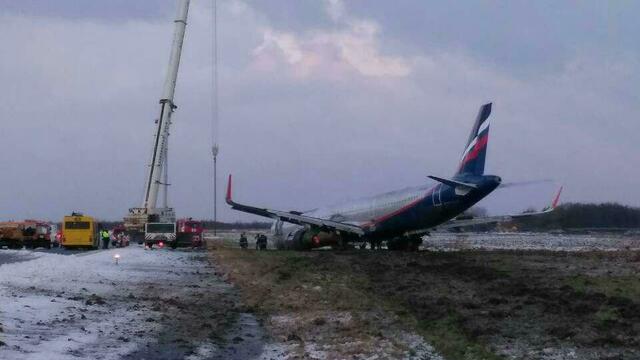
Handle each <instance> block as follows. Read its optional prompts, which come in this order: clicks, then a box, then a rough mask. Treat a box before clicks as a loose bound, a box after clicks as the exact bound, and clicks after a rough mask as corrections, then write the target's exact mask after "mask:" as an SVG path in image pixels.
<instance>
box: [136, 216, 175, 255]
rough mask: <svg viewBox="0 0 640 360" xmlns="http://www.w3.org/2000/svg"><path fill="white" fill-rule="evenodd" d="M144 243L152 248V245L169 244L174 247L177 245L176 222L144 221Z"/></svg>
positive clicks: (162, 245) (161, 245)
mask: <svg viewBox="0 0 640 360" xmlns="http://www.w3.org/2000/svg"><path fill="white" fill-rule="evenodd" d="M144 244H145V247H147V248H149V249H151V248H153V245H158V247H164V246H165V245H169V246H171V248H172V249H175V248H176V247H177V246H178V242H177V241H176V223H174V222H166V223H146V224H145V225H144Z"/></svg>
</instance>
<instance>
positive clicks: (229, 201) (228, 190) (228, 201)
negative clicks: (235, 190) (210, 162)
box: [225, 174, 233, 205]
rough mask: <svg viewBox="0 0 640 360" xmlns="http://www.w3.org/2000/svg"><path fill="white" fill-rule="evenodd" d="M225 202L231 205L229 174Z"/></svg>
mask: <svg viewBox="0 0 640 360" xmlns="http://www.w3.org/2000/svg"><path fill="white" fill-rule="evenodd" d="M225 200H226V201H227V204H229V205H233V200H232V198H231V174H229V181H228V182H227V196H226V198H225Z"/></svg>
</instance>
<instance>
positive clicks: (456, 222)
mask: <svg viewBox="0 0 640 360" xmlns="http://www.w3.org/2000/svg"><path fill="white" fill-rule="evenodd" d="M562 189H563V187H560V189H559V190H558V193H557V194H556V196H555V197H554V198H553V202H552V203H551V205H550V206H548V207H547V208H545V209H543V210H542V211H538V212H532V213H524V214H517V215H502V216H487V217H479V218H470V219H453V220H450V221H448V222H446V223H444V224H442V225H439V226H436V227H434V228H432V229H429V230H448V229H454V228H461V227H466V226H473V225H482V224H494V223H500V222H508V221H512V220H514V219H522V218H527V217H533V216H539V215H543V214H548V213H550V212H553V211H554V210H555V209H556V208H557V207H558V203H559V202H560V194H562ZM424 232H425V233H426V232H427V231H424Z"/></svg>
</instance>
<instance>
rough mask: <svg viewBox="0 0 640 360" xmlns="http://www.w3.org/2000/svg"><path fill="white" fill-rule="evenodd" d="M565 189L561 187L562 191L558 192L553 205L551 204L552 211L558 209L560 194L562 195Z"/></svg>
mask: <svg viewBox="0 0 640 360" xmlns="http://www.w3.org/2000/svg"><path fill="white" fill-rule="evenodd" d="M563 188H564V186H560V189H559V190H558V194H557V195H556V197H555V198H554V199H553V203H551V208H552V209H555V208H557V207H558V203H559V202H560V194H562V189H563Z"/></svg>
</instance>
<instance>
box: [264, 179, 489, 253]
mask: <svg viewBox="0 0 640 360" xmlns="http://www.w3.org/2000/svg"><path fill="white" fill-rule="evenodd" d="M457 180H460V181H464V182H466V183H469V184H474V185H476V186H477V188H475V189H472V190H469V189H463V188H460V187H455V186H450V185H446V184H443V183H437V184H435V185H430V186H429V185H425V186H418V187H412V188H406V189H402V190H398V191H393V192H389V193H384V194H380V195H377V196H373V197H369V198H364V199H360V200H356V201H350V202H346V203H343V204H339V205H337V206H331V207H326V208H319V209H316V210H312V211H309V212H305V213H304V215H306V216H310V217H314V218H319V219H327V220H332V221H338V222H342V223H348V224H353V225H357V226H360V227H362V228H363V229H365V231H366V233H365V235H364V236H363V237H361V238H359V239H355V238H354V237H353V236H350V235H349V234H340V233H339V232H322V231H316V232H313V231H312V230H311V229H308V228H306V227H304V226H300V225H290V224H286V223H283V222H281V221H279V220H278V221H275V222H274V225H273V226H272V232H273V234H272V235H273V238H274V240H275V241H276V244H278V245H279V247H282V248H314V247H321V246H327V245H334V244H335V243H336V242H338V241H340V240H343V239H344V240H348V241H353V240H360V241H371V240H390V239H394V238H399V237H410V236H421V235H423V234H424V233H425V232H426V231H427V230H428V229H432V228H435V227H437V226H438V225H441V224H443V223H445V222H447V221H449V220H451V219H453V218H455V217H457V216H459V215H460V214H462V213H463V212H464V211H466V210H467V209H469V208H470V207H472V206H473V205H475V204H476V203H477V202H478V201H480V200H482V199H483V198H484V197H486V196H487V195H489V194H490V193H491V192H492V191H493V190H495V189H496V188H497V187H498V186H499V185H500V182H501V179H500V178H499V177H498V176H492V175H478V176H474V175H471V176H466V177H460V178H458V179H457Z"/></svg>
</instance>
